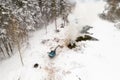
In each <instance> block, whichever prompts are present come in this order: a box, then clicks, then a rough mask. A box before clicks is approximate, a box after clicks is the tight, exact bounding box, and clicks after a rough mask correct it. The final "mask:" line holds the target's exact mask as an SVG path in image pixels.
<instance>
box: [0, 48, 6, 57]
mask: <svg viewBox="0 0 120 80" xmlns="http://www.w3.org/2000/svg"><path fill="white" fill-rule="evenodd" d="M0 50H1V51H2V53H3V55H4V57H6V56H5V53H4V51H3V49H2V47H0Z"/></svg>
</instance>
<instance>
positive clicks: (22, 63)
mask: <svg viewBox="0 0 120 80" xmlns="http://www.w3.org/2000/svg"><path fill="white" fill-rule="evenodd" d="M17 46H18V51H19V55H20V60H21V63H22V66H24V62H23V59H22V55H21V50H20V44H19V42H18V40H17Z"/></svg>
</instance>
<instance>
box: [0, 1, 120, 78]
mask: <svg viewBox="0 0 120 80" xmlns="http://www.w3.org/2000/svg"><path fill="white" fill-rule="evenodd" d="M103 7H104V3H103V2H96V3H94V2H91V3H79V1H77V4H76V7H75V9H74V10H73V13H71V14H70V15H69V18H68V19H69V21H70V24H68V25H66V26H65V27H64V28H60V22H61V20H60V19H58V21H57V22H58V29H59V30H60V32H58V33H56V32H55V27H54V23H52V24H50V25H49V26H48V32H47V34H46V31H45V29H42V30H39V31H36V32H34V33H33V34H32V35H31V37H30V39H29V41H28V46H26V47H24V49H22V57H23V61H24V66H22V65H21V62H20V58H19V55H18V53H16V54H15V55H14V56H12V57H11V58H10V59H7V60H5V61H2V62H0V80H120V77H119V74H120V68H119V67H120V63H119V60H120V58H119V57H120V54H119V52H120V51H119V47H120V37H119V36H120V31H119V30H118V29H116V28H115V27H114V24H113V23H110V22H107V21H104V20H101V19H99V17H98V16H97V14H98V13H100V12H102V10H103ZM83 25H90V26H93V28H92V29H91V30H90V32H91V33H93V35H92V36H94V37H95V38H97V39H99V41H85V42H84V41H83V42H79V43H78V44H77V46H78V47H77V48H75V49H72V50H71V49H68V48H67V47H66V44H67V43H68V41H69V40H70V39H73V40H74V38H75V37H77V36H78V35H79V34H78V32H79V30H80V29H81V26H83ZM57 45H62V46H63V47H61V48H58V49H57V55H56V56H55V57H54V58H53V59H50V58H49V57H48V52H50V51H51V50H53V49H54V48H55V47H56V46H57ZM36 63H38V64H39V66H38V67H37V68H34V67H33V66H34V64H36Z"/></svg>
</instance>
